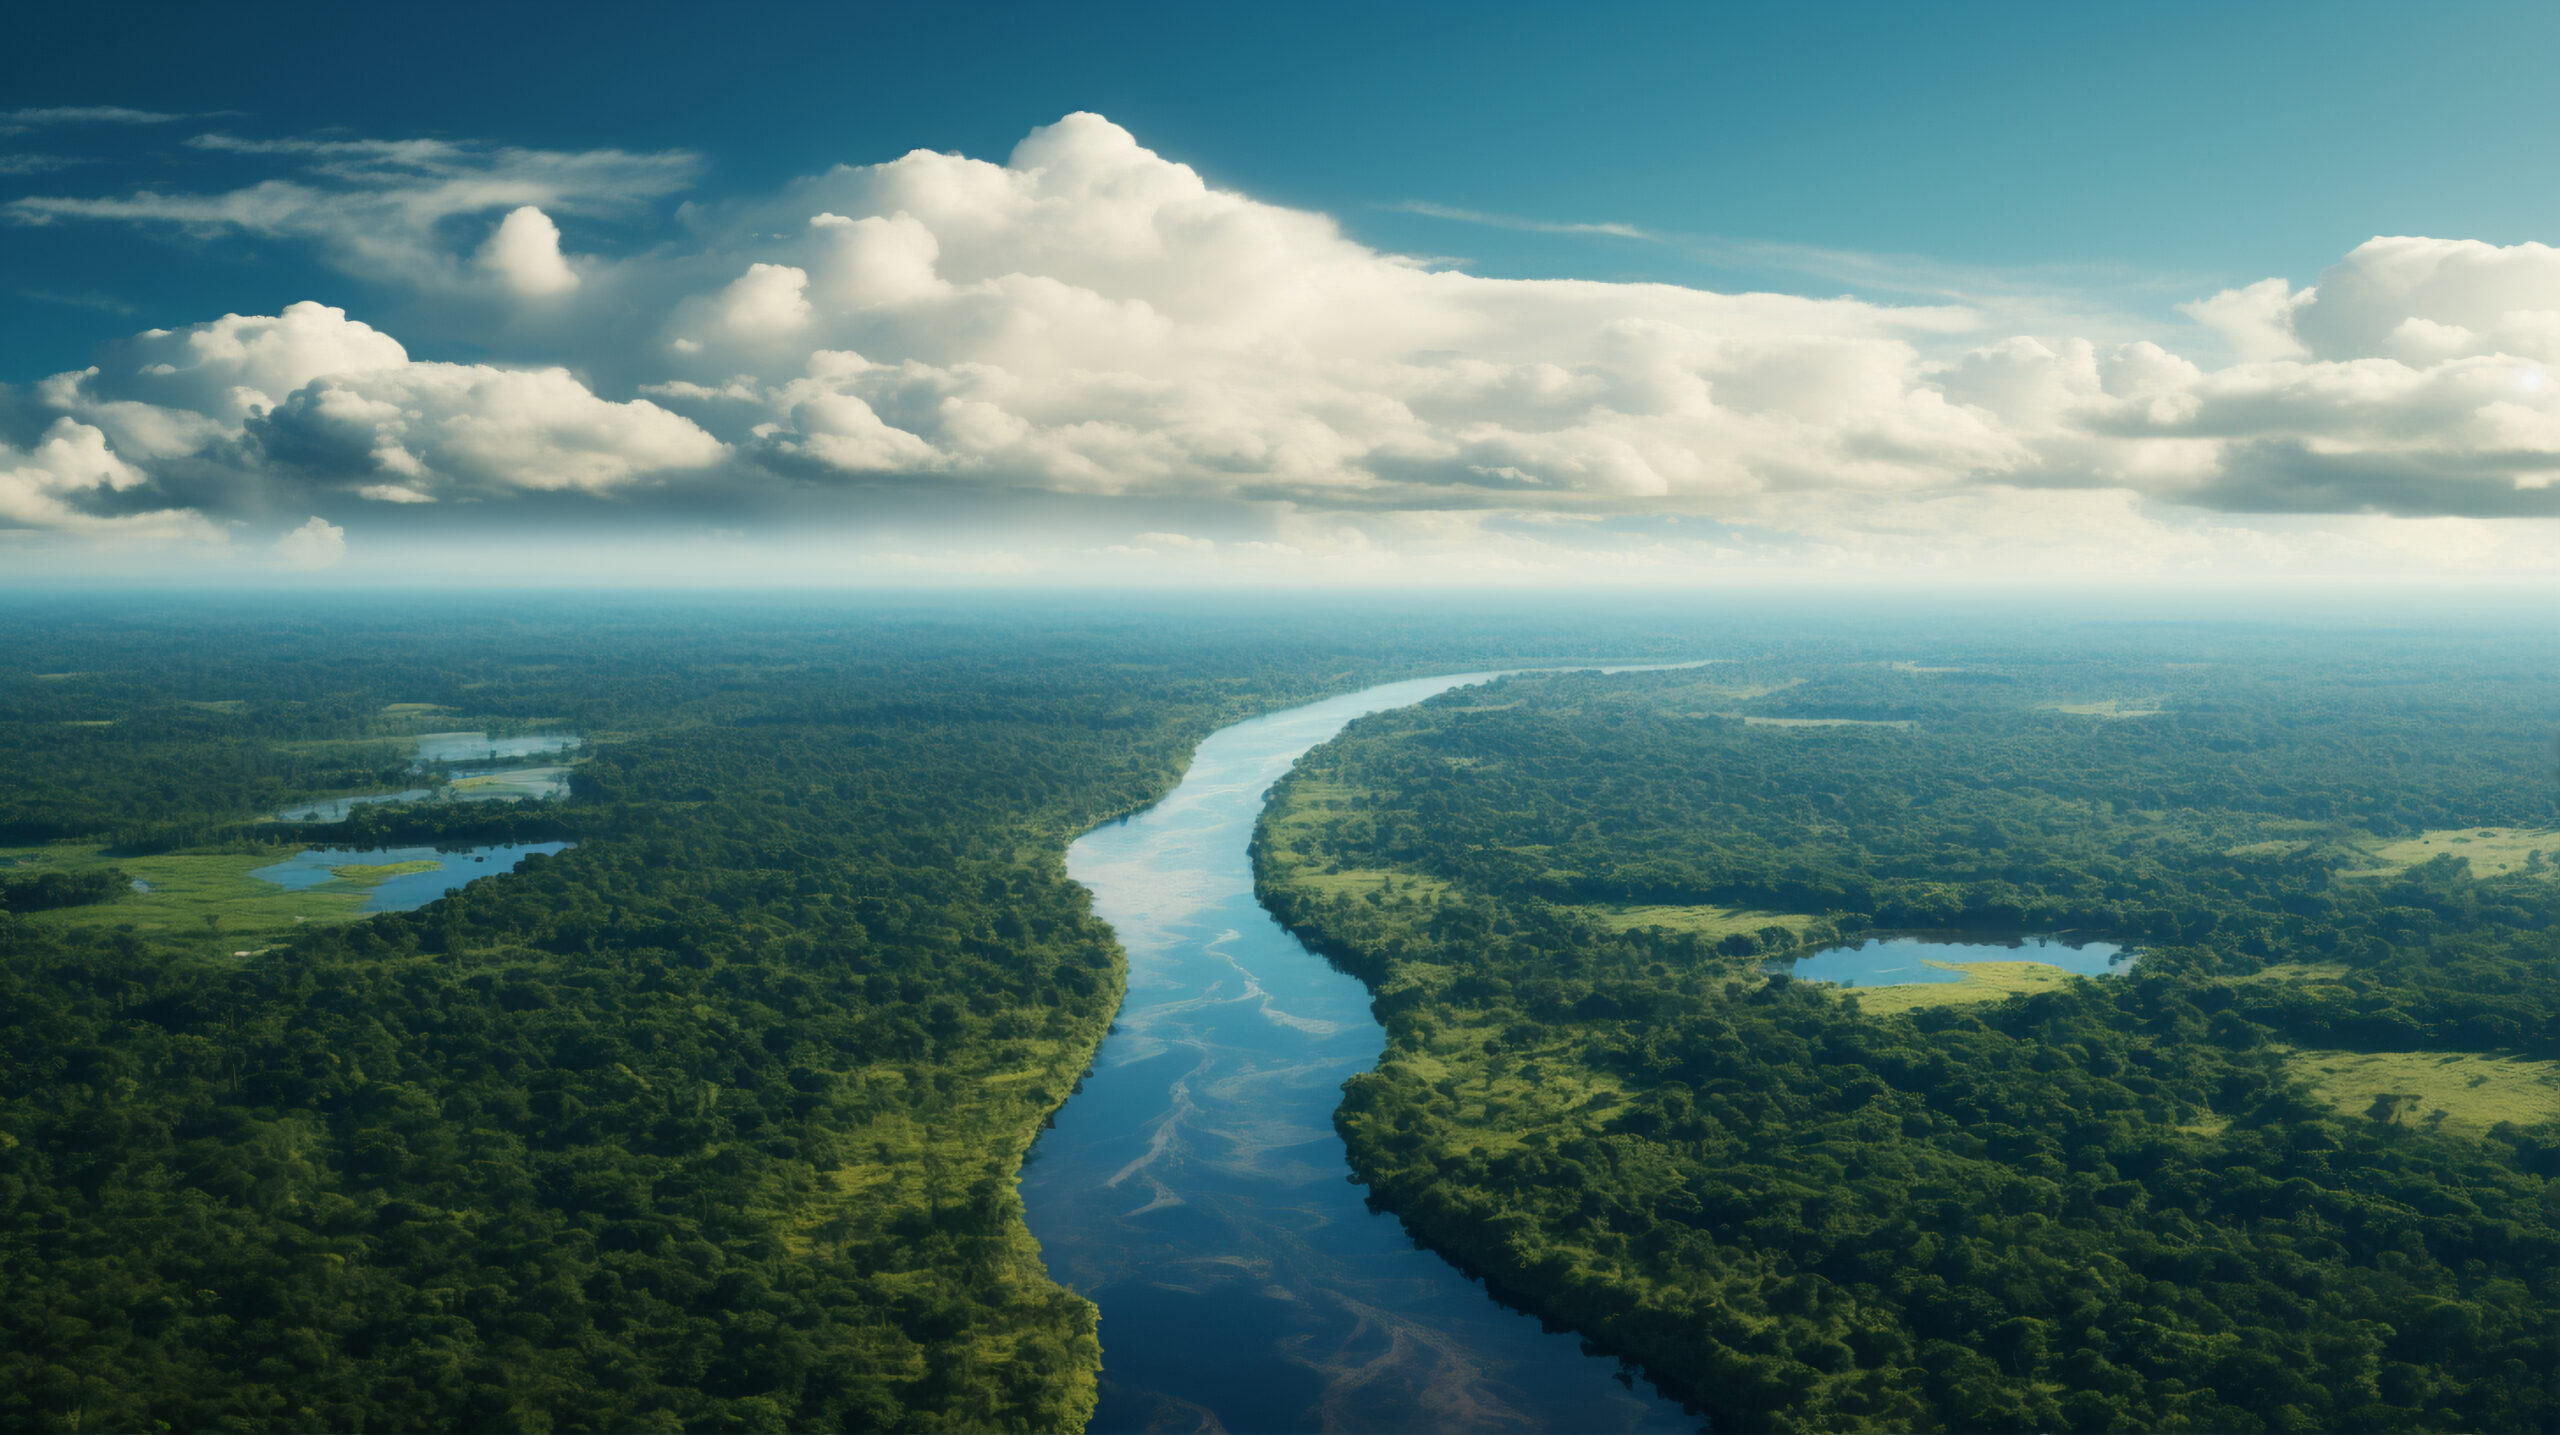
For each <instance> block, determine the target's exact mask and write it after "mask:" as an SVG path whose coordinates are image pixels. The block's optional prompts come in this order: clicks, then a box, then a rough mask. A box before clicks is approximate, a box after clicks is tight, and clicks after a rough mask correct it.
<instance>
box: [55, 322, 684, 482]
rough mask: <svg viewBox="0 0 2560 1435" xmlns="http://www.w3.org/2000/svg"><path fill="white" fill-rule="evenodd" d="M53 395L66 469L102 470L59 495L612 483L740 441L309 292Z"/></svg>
mask: <svg viewBox="0 0 2560 1435" xmlns="http://www.w3.org/2000/svg"><path fill="white" fill-rule="evenodd" d="M38 395H39V398H40V400H41V401H42V402H43V403H44V404H45V405H47V406H48V407H51V408H53V409H55V410H58V411H59V412H60V413H61V414H62V415H63V417H62V418H61V419H60V420H58V421H57V422H56V424H55V431H56V433H57V435H68V436H69V438H70V439H73V440H76V441H77V444H78V445H81V447H79V449H78V451H79V452H80V453H83V454H89V455H91V457H90V458H89V459H86V460H83V461H84V462H85V463H86V464H87V466H86V467H79V466H77V465H74V467H73V468H72V469H70V470H65V471H67V472H77V473H80V474H90V475H94V479H93V480H92V479H84V480H82V481H80V482H77V483H69V482H68V481H67V480H66V481H57V482H54V483H52V484H51V485H50V486H49V487H48V488H47V489H46V490H45V492H48V493H52V494H55V495H57V498H56V500H55V501H56V502H57V503H60V502H65V501H67V500H63V499H60V498H59V497H58V496H59V495H60V494H62V493H64V492H65V491H67V489H83V490H86V489H99V488H104V489H107V490H122V489H126V488H133V487H136V486H139V485H143V484H145V483H147V482H149V481H150V477H151V476H150V475H149V474H147V473H146V472H145V471H144V470H145V468H149V467H155V466H156V467H157V468H159V469H161V470H164V471H166V472H168V473H171V474H184V473H198V474H201V473H203V472H206V471H215V472H221V473H228V474H233V475H238V476H244V477H247V478H250V479H253V480H256V481H258V482H260V483H262V484H264V485H265V486H266V487H268V488H274V489H286V490H300V491H309V490H311V489H315V488H317V489H333V490H337V491H343V492H349V493H352V494H353V495H354V496H356V497H358V498H361V499H364V500H368V501H371V502H376V503H385V504H393V505H407V504H423V503H432V502H435V501H436V500H437V499H438V498H440V497H448V496H449V497H477V498H487V497H502V496H505V495H507V494H510V493H523V492H543V491H579V492H586V493H602V492H605V491H607V490H611V489H615V488H619V487H622V486H625V485H628V484H630V483H632V482H634V481H637V480H639V479H642V478H644V477H647V476H652V475H659V474H665V473H670V472H678V471H686V470H698V469H702V468H706V467H709V466H711V465H713V464H715V463H717V462H719V461H720V460H721V459H722V458H723V457H724V455H725V454H726V452H727V451H726V449H725V448H724V446H723V445H722V444H721V443H720V441H719V440H718V439H716V438H713V437H712V436H711V435H710V434H708V433H705V432H704V431H703V430H702V429H701V428H700V427H699V426H698V425H696V424H694V423H693V422H692V421H691V420H689V419H686V418H684V417H683V416H681V415H679V414H675V413H672V412H670V411H668V410H666V409H664V408H661V407H659V406H658V405H657V404H655V403H653V402H651V401H649V400H647V399H634V400H630V401H627V402H614V401H611V400H607V399H603V398H600V397H598V396H597V395H596V394H595V393H594V392H593V391H592V390H590V389H589V388H587V386H586V385H585V384H583V383H581V382H580V381H579V380H578V379H577V378H576V377H575V376H573V375H571V374H570V373H569V372H568V371H567V370H565V369H560V368H525V369H511V368H500V367H496V366H493V365H487V364H451V363H433V362H424V361H418V360H413V359H411V358H410V357H409V354H408V351H407V350H406V349H405V348H403V347H402V346H401V344H400V343H399V342H398V341H397V340H395V339H393V338H391V336H389V335H387V334H384V333H382V332H380V331H379V330H376V329H374V328H373V327H371V326H370V325H367V324H365V323H362V322H361V321H358V320H354V319H350V318H348V317H347V315H346V313H345V311H343V310H340V309H334V308H330V307H328V306H326V305H322V304H316V303H308V302H306V303H300V304H295V305H291V306H289V307H288V308H287V309H286V310H285V311H284V312H283V313H282V314H279V315H273V316H258V315H239V314H228V315H225V316H223V317H222V318H220V319H217V320H214V321H212V322H210V323H205V324H197V325H193V326H191V327H189V328H186V329H179V330H171V329H154V330H150V331H148V332H146V333H143V334H140V335H137V336H135V337H134V338H133V339H131V340H128V341H126V342H125V343H123V344H120V345H116V346H113V347H112V349H111V350H110V351H109V353H108V354H107V356H106V358H105V360H104V361H103V362H102V363H100V364H98V365H94V366H92V367H90V368H87V369H83V370H77V371H73V372H70V373H64V374H57V375H55V376H53V377H52V378H51V379H48V380H46V381H45V382H44V383H43V384H41V385H39V386H38ZM66 425H68V426H69V427H68V428H66V427H65V426H66ZM83 435H85V436H87V437H81V436H83ZM110 437H111V438H112V440H113V447H112V449H110V448H109V447H108V444H107V440H108V439H109V438H110ZM49 445H50V446H49V447H48V448H47V450H46V452H49V453H57V454H58V455H63V456H67V455H69V454H70V453H72V452H73V450H71V449H65V448H62V447H61V445H60V443H57V442H54V441H50V440H49ZM136 465H141V466H142V467H137V466H136ZM54 468H55V469H61V468H62V462H61V461H57V462H55V463H54ZM274 498H275V501H278V502H289V501H291V499H290V498H289V497H288V496H286V495H285V494H282V493H279V494H276V495H274ZM49 526H57V527H70V526H74V525H72V524H70V523H67V522H60V523H55V524H52V525H49Z"/></svg>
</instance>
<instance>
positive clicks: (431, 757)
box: [415, 732, 581, 767]
mask: <svg viewBox="0 0 2560 1435" xmlns="http://www.w3.org/2000/svg"><path fill="white" fill-rule="evenodd" d="M580 745H581V743H580V740H579V738H578V735H577V734H576V733H573V732H537V733H525V734H522V735H520V736H516V737H491V736H489V735H488V734H487V733H485V732H430V733H422V734H420V735H419V737H418V749H417V752H416V754H415V756H416V760H417V763H418V765H419V766H421V767H426V766H430V765H433V764H438V763H454V762H506V761H509V760H510V759H513V758H519V757H541V756H545V755H548V754H550V753H569V752H574V751H576V750H577V748H578V747H579V746H580Z"/></svg>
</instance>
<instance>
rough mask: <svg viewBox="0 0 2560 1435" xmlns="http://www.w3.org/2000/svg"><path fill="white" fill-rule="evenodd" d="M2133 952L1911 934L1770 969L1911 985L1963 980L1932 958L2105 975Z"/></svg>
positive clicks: (1809, 977) (2039, 940) (1837, 980)
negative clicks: (2039, 965) (2036, 965)
mask: <svg viewBox="0 0 2560 1435" xmlns="http://www.w3.org/2000/svg"><path fill="white" fill-rule="evenodd" d="M2133 960H2134V956H2133V954H2132V953H2130V952H2128V951H2126V950H2125V948H2124V947H2123V946H2122V945H2120V944H2118V943H2115V942H2099V941H2085V940H2079V939H2075V938H2070V937H2011V938H2008V939H2005V940H1990V939H1985V938H1983V937H1980V936H1957V935H1933V934H1927V933H1910V934H1904V935H1884V936H1874V937H1868V938H1865V939H1864V940H1861V941H1857V942H1851V943H1847V944H1844V945H1841V946H1837V947H1825V948H1824V949H1822V950H1821V951H1818V952H1815V953H1813V954H1812V955H1811V956H1805V957H1798V958H1796V959H1795V960H1794V961H1792V962H1785V961H1779V962H1772V963H1771V964H1770V966H1769V969H1770V970H1771V971H1773V972H1784V973H1786V974H1788V975H1790V976H1793V977H1795V978H1797V979H1798V980H1801V981H1808V982H1830V983H1832V984H1834V985H1836V986H1843V987H1892V986H1912V985H1917V984H1919V983H1922V982H1960V981H1963V980H1964V974H1963V973H1962V972H1953V971H1948V970H1947V969H1946V966H1931V965H1930V963H1932V962H1939V963H1945V964H1947V965H1949V966H1963V965H1965V964H1966V963H1968V962H2040V963H2042V964H2044V965H2045V966H2049V967H2060V968H2061V969H2062V970H2064V971H2066V972H2070V973H2071V974H2073V975H2074V976H2083V977H2103V976H2109V975H2112V974H2114V973H2116V972H2119V971H2122V970H2124V968H2126V967H2127V966H2130V965H2132V963H2133Z"/></svg>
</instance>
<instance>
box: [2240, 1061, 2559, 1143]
mask: <svg viewBox="0 0 2560 1435" xmlns="http://www.w3.org/2000/svg"><path fill="white" fill-rule="evenodd" d="M2285 1069H2286V1070H2287V1071H2289V1072H2291V1073H2292V1074H2293V1075H2295V1076H2298V1077H2301V1078H2302V1079H2303V1080H2305V1081H2308V1082H2310V1083H2311V1085H2312V1087H2313V1089H2315V1090H2317V1091H2318V1092H2319V1093H2320V1098H2321V1099H2322V1100H2323V1101H2326V1102H2328V1103H2329V1105H2330V1106H2331V1107H2333V1108H2334V1109H2335V1110H2336V1111H2337V1112H2338V1114H2339V1115H2341V1116H2358V1117H2364V1118H2366V1119H2368V1120H2373V1121H2379V1122H2383V1123H2385V1124H2387V1125H2393V1126H2421V1127H2426V1128H2428V1129H2433V1128H2434V1127H2435V1126H2438V1125H2445V1126H2455V1127H2467V1128H2470V1129H2472V1130H2475V1131H2486V1130H2488V1129H2489V1128H2490V1127H2492V1126H2495V1125H2497V1124H2498V1123H2499V1122H2501V1121H2511V1122H2514V1123H2515V1124H2517V1125H2519V1126H2536V1125H2541V1124H2544V1123H2547V1122H2553V1121H2560V1062H2554V1061H2530V1060H2525V1059H2522V1058H2518V1057H2513V1056H2498V1055H2489V1054H2484V1053H2479V1052H2460V1051H2457V1052H2442V1051H2296V1052H2293V1053H2291V1054H2290V1055H2288V1056H2286V1058H2285Z"/></svg>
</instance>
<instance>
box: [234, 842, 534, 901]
mask: <svg viewBox="0 0 2560 1435" xmlns="http://www.w3.org/2000/svg"><path fill="white" fill-rule="evenodd" d="M572 845H573V844H571V843H567V842H497V843H491V844H488V845H486V846H480V847H467V848H463V849H461V850H459V851H440V850H438V849H436V848H433V847H307V848H304V849H303V850H302V851H300V852H297V853H295V854H293V855H292V856H291V857H288V858H286V859H285V860H284V861H282V862H278V863H276V864H274V865H273V866H268V867H260V868H258V869H256V870H255V871H253V872H251V873H250V874H249V875H250V876H252V877H255V878H257V879H258V880H260V881H262V882H273V883H275V884H276V885H277V886H279V887H282V888H285V889H286V890H288V891H293V892H303V891H308V890H310V889H311V888H313V887H320V886H329V887H332V888H333V889H334V890H339V891H364V890H366V889H365V888H364V887H363V886H362V885H361V884H349V883H347V882H346V881H344V880H342V879H341V878H340V877H339V876H338V875H337V873H336V872H334V871H333V870H331V869H333V868H338V867H354V866H362V867H389V866H394V865H397V864H400V863H406V862H433V863H434V864H436V865H435V866H434V867H432V868H430V869H427V870H424V871H419V872H407V873H403V874H401V875H400V876H397V877H390V878H386V879H384V880H383V881H381V882H379V883H376V884H374V885H373V886H372V888H371V889H370V895H368V896H367V897H366V898H365V903H364V905H363V906H362V907H359V908H357V910H358V911H362V912H410V911H415V910H417V909H418V908H420V907H423V906H425V905H427V904H428V903H429V902H432V901H434V900H436V899H437V898H438V897H441V896H443V895H444V893H445V889H446V888H448V887H459V886H461V885H463V884H464V883H466V882H472V881H476V880H478V879H479V878H482V877H488V876H492V875H495V874H496V873H500V872H512V871H514V870H515V869H516V868H517V866H518V865H520V864H521V863H522V862H523V861H524V859H525V858H527V857H529V856H532V855H533V854H534V853H537V852H539V853H542V854H544V855H545V856H548V855H549V854H551V853H554V852H562V851H566V850H567V849H568V848H569V847H570V846H572Z"/></svg>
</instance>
